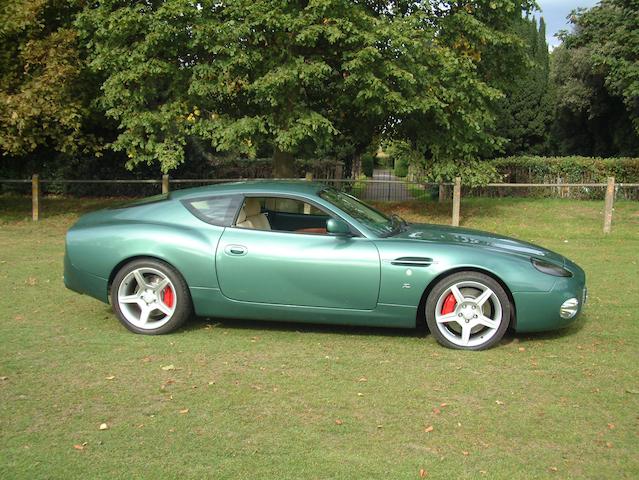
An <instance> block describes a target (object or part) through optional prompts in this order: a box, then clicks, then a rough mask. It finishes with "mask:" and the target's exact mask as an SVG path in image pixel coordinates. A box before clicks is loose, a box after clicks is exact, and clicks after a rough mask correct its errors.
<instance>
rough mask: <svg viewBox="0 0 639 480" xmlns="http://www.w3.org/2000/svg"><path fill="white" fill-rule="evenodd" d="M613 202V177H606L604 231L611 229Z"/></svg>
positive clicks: (608, 231) (607, 231)
mask: <svg viewBox="0 0 639 480" xmlns="http://www.w3.org/2000/svg"><path fill="white" fill-rule="evenodd" d="M614 202H615V177H608V186H607V187H606V203H605V206H604V226H603V231H604V233H610V230H611V229H612V207H613V205H614Z"/></svg>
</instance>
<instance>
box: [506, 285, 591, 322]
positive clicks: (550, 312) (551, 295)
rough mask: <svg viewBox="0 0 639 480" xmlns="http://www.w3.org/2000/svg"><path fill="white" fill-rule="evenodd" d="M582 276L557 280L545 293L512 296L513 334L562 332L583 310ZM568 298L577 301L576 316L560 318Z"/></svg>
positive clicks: (523, 293)
mask: <svg viewBox="0 0 639 480" xmlns="http://www.w3.org/2000/svg"><path fill="white" fill-rule="evenodd" d="M585 281H586V279H585V276H582V277H581V278H575V277H572V278H560V279H558V280H557V281H556V282H555V285H554V286H553V288H552V289H551V290H550V291H549V292H514V293H513V299H514V301H515V308H516V310H517V312H516V317H517V318H516V320H515V325H514V328H515V331H517V332H541V331H545V330H555V329H558V328H563V327H566V326H568V325H570V324H571V323H573V322H574V321H575V320H576V319H577V318H579V315H581V312H582V310H583V308H584V304H585V301H586V298H587V289H586V285H585ZM571 298H576V299H577V300H578V301H579V305H578V310H577V314H576V315H575V316H573V317H571V318H562V316H561V315H560V313H559V312H560V308H561V305H562V304H563V303H564V302H565V301H566V300H569V299H571Z"/></svg>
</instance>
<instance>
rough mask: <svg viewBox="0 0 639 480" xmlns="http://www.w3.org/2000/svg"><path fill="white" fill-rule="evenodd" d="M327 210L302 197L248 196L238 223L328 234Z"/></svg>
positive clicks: (240, 226) (266, 228) (254, 226)
mask: <svg viewBox="0 0 639 480" xmlns="http://www.w3.org/2000/svg"><path fill="white" fill-rule="evenodd" d="M329 218H330V216H329V215H327V214H326V213H325V212H324V211H322V210H320V209H319V208H317V207H315V206H314V205H310V204H308V203H305V202H303V201H301V200H296V199H294V198H280V197H264V198H258V197H248V198H246V199H245V200H244V204H243V205H242V208H241V209H240V212H239V215H238V217H237V220H236V222H235V225H236V226H237V227H239V228H248V229H253V230H273V231H280V232H294V233H306V234H315V235H326V233H327V232H326V221H327V220H328V219H329Z"/></svg>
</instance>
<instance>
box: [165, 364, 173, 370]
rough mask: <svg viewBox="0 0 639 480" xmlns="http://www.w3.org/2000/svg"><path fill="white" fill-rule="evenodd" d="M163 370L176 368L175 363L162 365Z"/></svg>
mask: <svg viewBox="0 0 639 480" xmlns="http://www.w3.org/2000/svg"><path fill="white" fill-rule="evenodd" d="M162 370H164V371H169V370H175V365H173V364H171V365H164V366H163V367H162Z"/></svg>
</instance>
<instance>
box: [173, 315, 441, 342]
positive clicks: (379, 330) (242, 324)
mask: <svg viewBox="0 0 639 480" xmlns="http://www.w3.org/2000/svg"><path fill="white" fill-rule="evenodd" d="M209 325H215V327H216V328H228V329H234V330H255V331H265V330H266V331H271V332H300V333H327V334H344V335H361V336H387V337H416V338H417V337H426V336H427V335H429V334H430V332H428V329H426V327H421V328H389V327H369V326H354V325H336V324H322V323H304V322H285V321H281V322H277V321H272V320H246V319H236V318H233V319H229V318H207V317H194V318H192V319H191V320H189V322H188V323H187V324H186V325H184V326H183V327H182V328H181V329H180V331H192V330H200V329H202V328H208V326H209Z"/></svg>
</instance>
